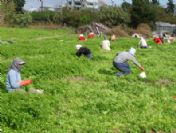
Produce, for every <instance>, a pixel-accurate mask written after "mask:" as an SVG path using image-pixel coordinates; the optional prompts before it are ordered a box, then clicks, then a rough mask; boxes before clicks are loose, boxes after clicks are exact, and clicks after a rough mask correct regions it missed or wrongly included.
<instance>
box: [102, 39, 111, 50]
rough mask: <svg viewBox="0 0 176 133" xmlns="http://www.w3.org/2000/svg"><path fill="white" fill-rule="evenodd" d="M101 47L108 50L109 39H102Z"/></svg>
mask: <svg viewBox="0 0 176 133" xmlns="http://www.w3.org/2000/svg"><path fill="white" fill-rule="evenodd" d="M100 46H101V48H102V49H104V50H107V51H110V50H111V48H110V41H109V40H103V41H102V42H101V45H100Z"/></svg>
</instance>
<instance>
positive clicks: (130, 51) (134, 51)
mask: <svg viewBox="0 0 176 133" xmlns="http://www.w3.org/2000/svg"><path fill="white" fill-rule="evenodd" d="M128 52H129V53H130V54H132V55H133V56H134V55H135V53H136V49H135V48H130V49H129V51H128Z"/></svg>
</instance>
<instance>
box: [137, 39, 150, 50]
mask: <svg viewBox="0 0 176 133" xmlns="http://www.w3.org/2000/svg"><path fill="white" fill-rule="evenodd" d="M138 47H139V48H149V47H148V45H147V42H146V40H145V39H144V38H143V37H141V39H140V41H139V44H138Z"/></svg>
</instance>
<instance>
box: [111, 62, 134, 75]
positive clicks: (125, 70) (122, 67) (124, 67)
mask: <svg viewBox="0 0 176 133" xmlns="http://www.w3.org/2000/svg"><path fill="white" fill-rule="evenodd" d="M113 66H114V67H115V68H116V69H118V70H119V72H118V73H117V76H122V75H127V74H130V72H131V70H130V66H129V64H128V63H127V62H125V63H116V62H113Z"/></svg>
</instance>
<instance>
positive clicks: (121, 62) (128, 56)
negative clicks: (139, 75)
mask: <svg viewBox="0 0 176 133" xmlns="http://www.w3.org/2000/svg"><path fill="white" fill-rule="evenodd" d="M135 53H136V50H135V49H134V48H130V49H129V51H128V52H120V53H117V55H116V56H115V58H114V60H113V66H114V67H115V68H116V69H118V70H119V72H118V73H117V74H116V75H117V76H123V75H127V74H130V72H131V70H130V66H129V64H128V60H131V61H132V62H133V63H134V64H135V65H136V66H137V67H138V68H139V69H140V70H141V71H144V68H143V67H142V66H141V65H140V64H139V63H138V61H137V60H136V58H135Z"/></svg>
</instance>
